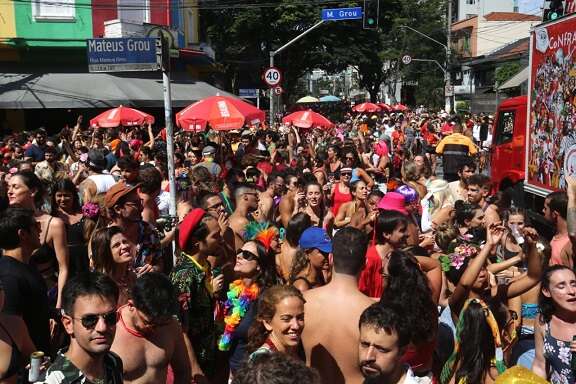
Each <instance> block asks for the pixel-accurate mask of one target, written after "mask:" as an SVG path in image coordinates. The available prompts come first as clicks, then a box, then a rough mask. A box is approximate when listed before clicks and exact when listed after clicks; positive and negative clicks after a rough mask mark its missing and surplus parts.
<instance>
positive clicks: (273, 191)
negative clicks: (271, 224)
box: [258, 172, 286, 221]
mask: <svg viewBox="0 0 576 384" xmlns="http://www.w3.org/2000/svg"><path fill="white" fill-rule="evenodd" d="M285 189H286V186H285V185H284V176H283V175H282V174H281V173H277V172H272V173H271V174H270V175H269V176H268V188H266V190H265V191H264V192H262V193H260V196H259V199H260V201H259V203H258V211H259V212H260V218H261V220H264V221H273V220H274V198H275V197H276V196H282V194H283V193H284V190H285Z"/></svg>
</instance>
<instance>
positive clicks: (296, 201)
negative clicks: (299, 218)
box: [278, 175, 306, 228]
mask: <svg viewBox="0 0 576 384" xmlns="http://www.w3.org/2000/svg"><path fill="white" fill-rule="evenodd" d="M285 181H286V189H287V190H288V191H287V192H286V193H285V194H284V196H282V199H281V200H280V204H279V205H278V212H279V214H280V222H281V223H282V227H284V228H286V227H287V226H288V222H289V221H290V219H291V218H292V216H294V215H295V214H296V213H298V208H300V205H304V202H305V199H306V196H305V195H304V192H303V191H302V190H301V188H300V181H299V180H298V177H297V176H296V175H287V176H286V177H285Z"/></svg>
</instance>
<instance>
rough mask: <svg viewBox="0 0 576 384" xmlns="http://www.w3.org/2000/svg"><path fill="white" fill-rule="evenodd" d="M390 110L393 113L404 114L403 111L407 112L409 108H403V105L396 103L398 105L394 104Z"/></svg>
mask: <svg viewBox="0 0 576 384" xmlns="http://www.w3.org/2000/svg"><path fill="white" fill-rule="evenodd" d="M392 109H393V110H395V111H400V112H404V111H407V110H408V109H409V108H408V107H407V106H405V105H404V104H400V103H398V104H394V105H393V106H392Z"/></svg>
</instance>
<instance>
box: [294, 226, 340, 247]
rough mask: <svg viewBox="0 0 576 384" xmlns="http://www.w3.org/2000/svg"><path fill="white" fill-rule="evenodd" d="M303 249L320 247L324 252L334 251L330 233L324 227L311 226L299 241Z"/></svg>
mask: <svg viewBox="0 0 576 384" xmlns="http://www.w3.org/2000/svg"><path fill="white" fill-rule="evenodd" d="M298 243H299V246H300V248H302V249H313V248H316V249H319V250H321V251H322V252H326V253H331V252H332V241H331V240H330V238H329V237H328V233H326V231H325V230H324V229H323V228H319V227H309V228H307V229H306V230H305V231H304V232H302V235H301V236H300V241H299V242H298Z"/></svg>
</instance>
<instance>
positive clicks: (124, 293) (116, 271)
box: [90, 226, 136, 305]
mask: <svg viewBox="0 0 576 384" xmlns="http://www.w3.org/2000/svg"><path fill="white" fill-rule="evenodd" d="M123 232H124V231H123V230H122V228H120V227H118V226H112V227H108V228H102V229H99V230H97V231H95V232H94V234H93V235H92V240H91V241H90V251H91V255H92V268H93V270H94V271H96V272H102V273H104V274H106V275H108V276H110V277H111V278H112V280H114V282H115V283H116V284H117V285H118V288H119V289H120V297H119V299H118V304H119V305H124V304H126V303H127V302H128V298H129V297H130V291H131V290H132V287H133V286H134V284H135V283H136V273H135V272H134V270H133V269H131V268H130V265H131V263H132V261H133V259H134V254H135V250H134V247H133V246H132V243H131V242H130V241H129V240H128V238H126V236H125V235H124V233H123Z"/></svg>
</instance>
